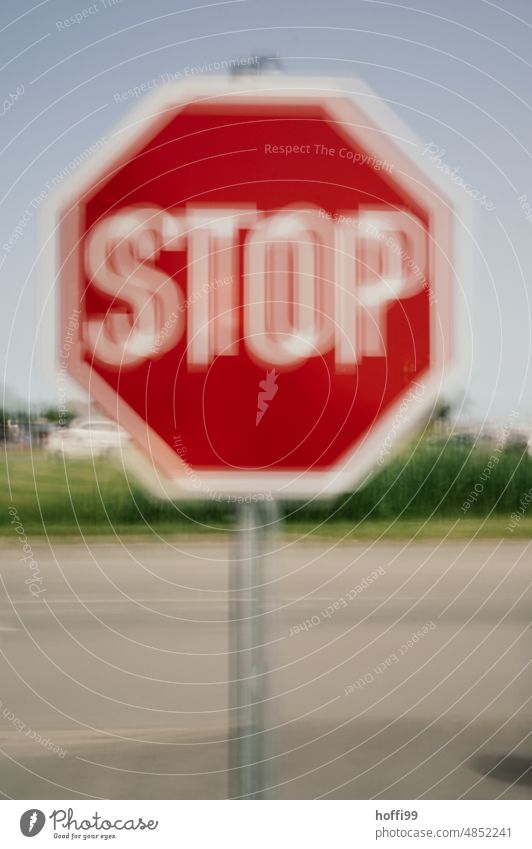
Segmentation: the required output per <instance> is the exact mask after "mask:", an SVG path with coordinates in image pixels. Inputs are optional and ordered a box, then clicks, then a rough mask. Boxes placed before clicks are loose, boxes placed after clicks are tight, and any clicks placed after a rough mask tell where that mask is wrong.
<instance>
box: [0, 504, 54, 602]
mask: <svg viewBox="0 0 532 849" xmlns="http://www.w3.org/2000/svg"><path fill="white" fill-rule="evenodd" d="M7 512H8V513H9V516H10V517H11V525H12V527H13V530H14V531H15V533H16V534H17V536H18V540H19V542H20V545H21V546H22V551H23V554H22V557H21V558H20V559H21V561H22V562H23V563H24V564H25V565H26V566H27V568H28V569H29V570H30V572H31V576H30V577H28V578H25V579H24V583H25V584H27V586H28V589H29V591H30V593H31V594H32V596H33V597H34V598H39V597H40V596H41V595H42V593H45V592H46V587H43V577H42V575H41V570H40V567H39V564H38V563H37V561H36V560H35V558H34V556H33V550H32V547H31V544H30V542H29V540H28V536H27V534H26V532H25V530H24V525H23V524H22V522H21V519H20V516H19V514H18V510H17V508H16V507H9V508H8V511H7Z"/></svg>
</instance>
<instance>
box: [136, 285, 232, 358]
mask: <svg viewBox="0 0 532 849" xmlns="http://www.w3.org/2000/svg"><path fill="white" fill-rule="evenodd" d="M233 282H234V275H233V274H227V275H226V276H225V277H220V278H216V279H214V280H212V281H211V282H210V283H203V285H202V287H201V289H199V290H197V291H195V292H192V294H191V295H189V296H188V297H187V298H185V299H184V300H182V301H180V303H179V304H178V306H177V308H176V309H175V310H172V312H171V313H170V314H169V315H168V317H167V318H166V319H165V322H164V324H163V326H162V327H161V329H160V330H159V332H158V333H157V335H156V337H155V341H154V343H153V345H152V347H151V354H152V355H153V356H157V355H158V354H159V353H160V351H161V348H162V347H163V345H164V343H165V342H166V340H167V339H168V337H169V336H170V334H171V333H172V331H173V330H174V328H175V327H176V325H177V323H178V322H179V321H181V318H182V316H184V314H185V312H186V310H187V309H188V308H189V307H191V306H193V305H194V304H195V303H197V302H198V301H199V300H200V299H201V298H204V297H205V296H206V295H208V294H209V293H210V292H214V291H216V290H217V289H221V288H223V287H224V286H229V285H230V284H232V283H233Z"/></svg>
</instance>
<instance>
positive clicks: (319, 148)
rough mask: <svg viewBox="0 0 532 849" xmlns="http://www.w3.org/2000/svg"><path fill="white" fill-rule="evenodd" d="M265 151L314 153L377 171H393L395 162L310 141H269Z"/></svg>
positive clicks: (277, 154) (282, 153)
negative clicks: (286, 142) (277, 142)
mask: <svg viewBox="0 0 532 849" xmlns="http://www.w3.org/2000/svg"><path fill="white" fill-rule="evenodd" d="M264 153H265V154H269V155H273V156H309V155H310V154H312V155H314V156H324V157H326V158H328V159H343V160H345V161H346V162H350V163H351V164H352V165H360V166H364V165H367V166H369V167H371V168H373V169H374V170H375V171H387V172H388V173H391V172H392V171H393V169H394V163H393V162H388V161H387V160H385V159H380V158H379V157H378V156H373V155H371V154H368V153H359V152H358V151H355V150H351V149H350V148H348V147H339V148H338V147H328V146H327V145H325V144H311V143H310V142H305V143H302V144H270V143H268V142H267V143H265V144H264Z"/></svg>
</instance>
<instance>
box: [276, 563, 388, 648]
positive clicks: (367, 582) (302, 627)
mask: <svg viewBox="0 0 532 849" xmlns="http://www.w3.org/2000/svg"><path fill="white" fill-rule="evenodd" d="M385 574H386V570H385V569H384V568H383V567H382V566H379V567H378V568H377V569H375V570H374V571H373V572H371V573H370V574H369V575H366V577H365V578H362V580H361V581H360V583H359V584H357V585H356V586H355V587H353V589H352V590H349V592H347V593H345V595H343V596H341V597H340V598H338V599H336V601H333V602H331V604H329V605H327V607H324V608H323V610H321V611H320V612H319V613H315V614H314V615H313V616H311V617H310V619H305V620H304V621H303V622H299V623H298V624H297V625H292V627H291V628H290V632H289V636H290V637H295V636H296V635H297V634H301V633H303V632H305V633H306V632H307V631H310V630H312V628H315V627H316V626H317V625H319V624H320V623H321V622H322V621H323V620H324V619H330V618H331V617H332V616H334V615H335V614H336V613H338V611H339V610H343V609H345V608H346V607H347V606H348V605H349V604H350V602H352V601H354V600H355V599H356V598H357V597H358V596H359V595H361V594H362V593H363V592H364V590H367V589H368V587H370V586H371V584H374V583H375V581H378V579H379V578H381V577H382V576H383V575H385Z"/></svg>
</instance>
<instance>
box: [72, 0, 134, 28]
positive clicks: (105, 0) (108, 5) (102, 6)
mask: <svg viewBox="0 0 532 849" xmlns="http://www.w3.org/2000/svg"><path fill="white" fill-rule="evenodd" d="M123 2H124V0H98V2H97V3H92V4H91V5H90V6H85V8H84V9H80V10H79V11H77V12H75V13H74V14H73V15H70V16H69V17H68V18H63V19H62V20H59V21H56V22H55V28H56V30H57V31H58V32H66V31H67V30H69V29H70V28H71V27H76V26H79V25H80V24H82V23H84V21H86V20H88V19H89V18H92V17H94V15H98V14H99V13H100V12H101V11H106V10H108V9H113V8H114V7H115V6H120V5H121V4H122V3H123Z"/></svg>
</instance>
